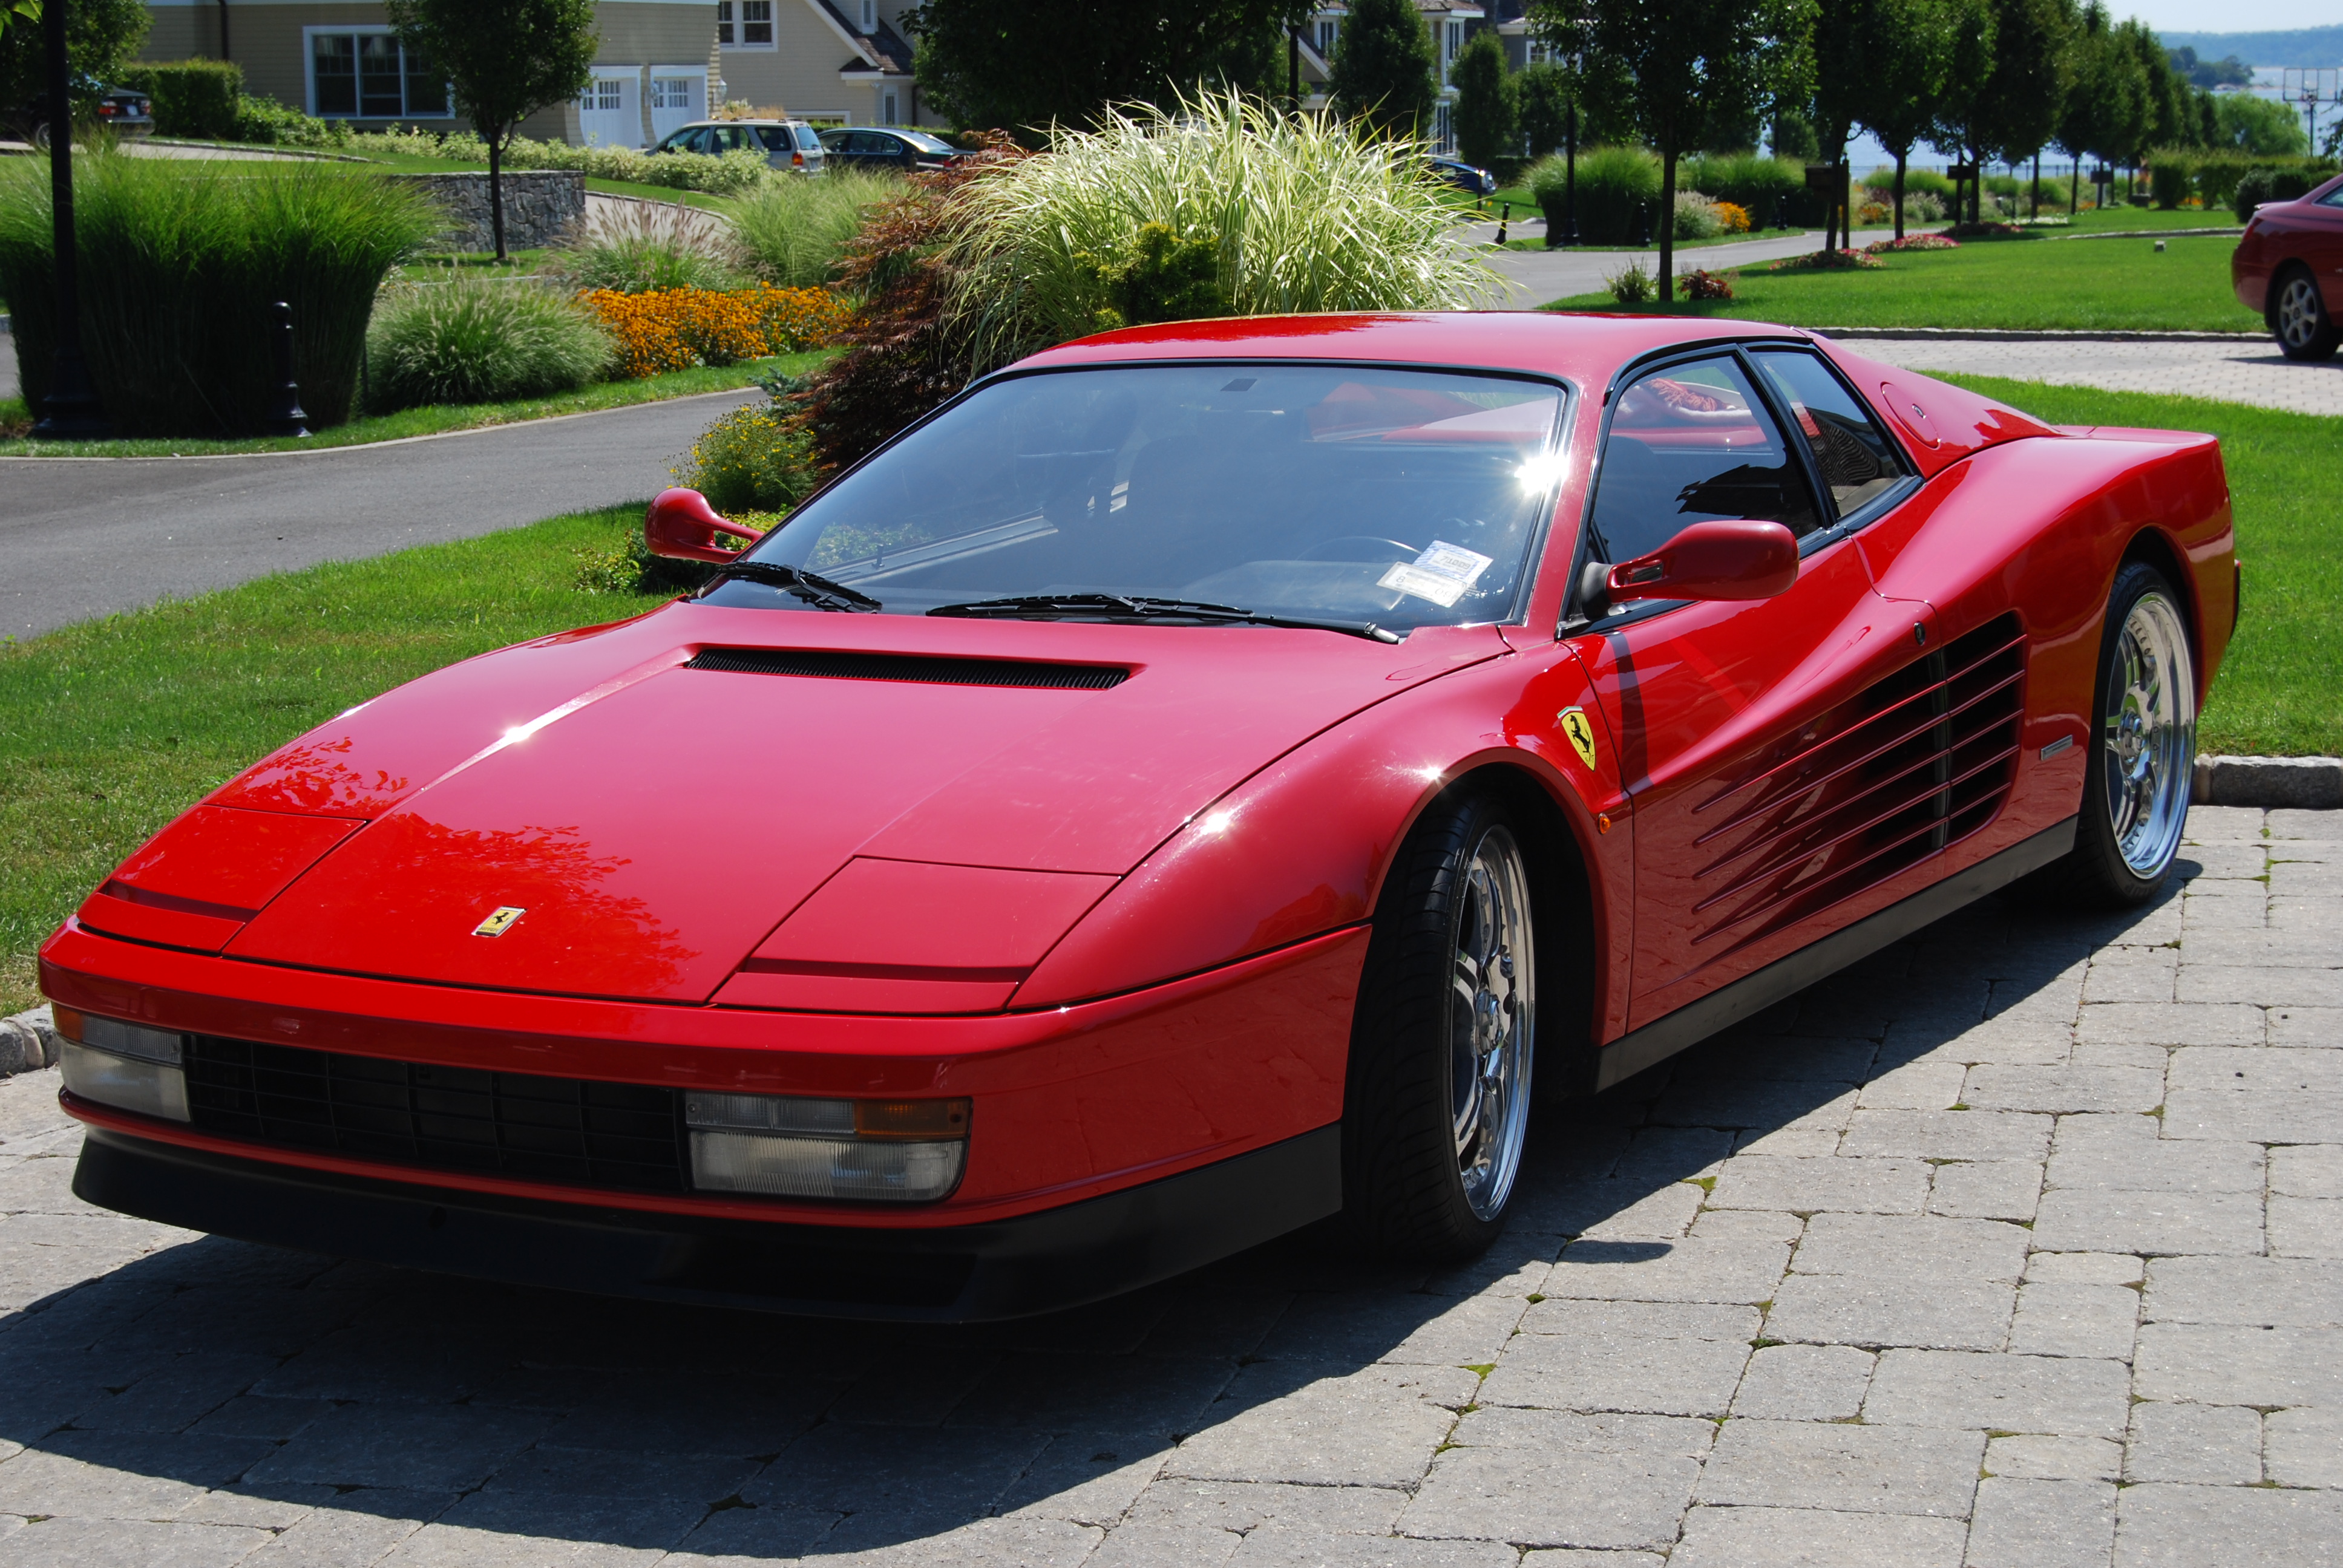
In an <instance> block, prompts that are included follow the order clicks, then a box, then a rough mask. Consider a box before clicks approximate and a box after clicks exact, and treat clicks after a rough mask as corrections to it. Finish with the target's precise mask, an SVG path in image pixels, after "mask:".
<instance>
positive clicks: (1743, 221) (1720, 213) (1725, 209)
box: [1716, 201, 1749, 234]
mask: <svg viewBox="0 0 2343 1568" xmlns="http://www.w3.org/2000/svg"><path fill="white" fill-rule="evenodd" d="M1716 222H1717V226H1719V227H1721V228H1723V229H1724V230H1725V233H1727V234H1747V233H1748V232H1749V209H1748V208H1747V207H1745V206H1742V205H1741V204H1740V203H1738V202H1729V201H1721V202H1718V203H1717V204H1716Z"/></svg>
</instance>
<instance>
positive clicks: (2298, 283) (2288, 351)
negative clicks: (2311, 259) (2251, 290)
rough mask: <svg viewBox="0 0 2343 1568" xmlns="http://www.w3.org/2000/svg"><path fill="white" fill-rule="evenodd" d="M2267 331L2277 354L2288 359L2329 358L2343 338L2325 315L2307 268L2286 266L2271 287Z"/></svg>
mask: <svg viewBox="0 0 2343 1568" xmlns="http://www.w3.org/2000/svg"><path fill="white" fill-rule="evenodd" d="M2270 330H2271V331H2272V332H2273V333H2275V334H2276V335H2277V337H2278V351H2279V352H2280V353H2282V354H2284V355H2285V356H2286V357H2288V359H2300V360H2306V361H2311V360H2320V359H2328V358H2332V357H2334V354H2335V347H2336V345H2337V343H2338V341H2343V334H2338V332H2337V331H2336V329H2335V323H2334V321H2333V320H2332V319H2330V318H2329V317H2328V314H2327V303H2326V301H2325V300H2323V299H2321V298H2320V297H2319V294H2318V279H2317V278H2315V277H2313V276H2310V271H2309V269H2308V267H2303V266H2289V267H2288V268H2287V269H2286V270H2285V271H2284V272H2281V273H2279V274H2278V277H2277V279H2276V280H2275V281H2273V282H2272V283H2271V285H2270Z"/></svg>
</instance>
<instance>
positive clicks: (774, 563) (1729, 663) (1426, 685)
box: [41, 315, 2237, 1319]
mask: <svg viewBox="0 0 2343 1568" xmlns="http://www.w3.org/2000/svg"><path fill="white" fill-rule="evenodd" d="M648 526H649V534H650V539H651V542H652V544H653V546H654V548H658V549H659V550H660V551H661V552H662V553H666V554H669V555H684V556H691V557H697V558H703V559H709V560H714V561H718V562H720V563H721V565H720V566H719V569H718V571H717V573H716V576H715V578H714V580H713V581H712V582H711V583H710V584H709V586H708V587H706V588H702V589H701V590H699V591H698V592H696V593H693V594H691V595H689V596H687V597H685V598H681V599H679V600H677V601H676V602H673V603H670V604H668V605H666V606H664V607H662V608H659V609H656V610H654V611H651V612H650V613H649V614H645V615H641V616H638V617H636V618H632V619H628V620H625V621H619V622H616V623H614V624H611V625H608V626H598V627H588V628H583V629H580V630H578V631H572V632H565V633H562V634H560V635H558V636H554V637H547V638H540V639H538V640H537V641H535V642H529V643H524V644H522V645H520V646H518V647H516V648H507V649H505V650H503V651H501V652H498V653H492V654H488V655H486V656H483V657H481V658H473V659H470V660H468V661H467V662H464V663H461V664H458V665H455V666H452V667H450V668H447V669H443V670H441V671H439V672H437V674H434V675H430V676H427V677H425V678H422V679H420V680H417V681H415V682H413V683H412V684H410V685H407V686H405V687H401V688H399V689H396V690H393V691H389V692H387V693H385V694H384V695H382V696H381V697H378V698H377V699H374V700H373V701H371V702H367V703H365V704H362V705H360V706H359V707H357V708H356V709H351V710H350V711H349V712H347V713H345V714H343V715H341V716H340V717H339V718H337V719H332V720H329V721H328V722H327V723H325V724H322V725H320V726H318V727H317V729H314V730H311V731H310V732H309V733H308V734H307V735H304V736H302V737H300V738H299V739H296V740H294V741H293V742H292V743H290V744H289V745H287V746H286V747H285V748H284V749H281V750H279V751H277V752H276V753H275V754H274V755H272V756H269V757H267V758H265V759H262V760H261V761H259V762H258V763H256V764H255V765H254V766H253V767H252V768H251V769H249V770H247V771H246V772H245V773H243V774H242V775H240V776H239V777H237V778H236V779H232V780H230V781H229V782H228V783H227V784H226V785H225V786H223V787H222V788H221V789H218V790H216V791H215V792H214V793H213V794H212V795H210V796H209V797H208V798H206V799H205V800H204V801H203V802H202V803H201V804H199V805H197V806H196V807H194V808H193V809H190V810H189V811H188V812H187V813H186V815H185V816H183V817H181V818H179V819H177V820H176V821H175V822H173V823H172V824H171V825H170V826H168V827H167V828H166V829H163V831H162V832H161V833H159V834H157V835H156V837H155V839H153V840H152V841H150V842H149V843H148V844H147V845H146V847H145V848H143V849H140V850H138V852H137V853H136V854H134V855H132V856H131V857H130V858H129V859H127V860H126V861H124V862H123V864H122V866H121V868H120V869H118V870H116V872H115V873H114V874H113V876H111V877H110V878H108V879H106V882H105V884H104V885H103V886H101V887H100V888H99V889H98V890H96V891H95V892H94V893H92V894H91V895H90V897H89V899H88V900H87V901H86V902H85V903H84V904H83V905H82V907H81V909H80V910H79V911H78V912H77V913H76V914H75V916H74V917H73V918H72V919H70V920H67V921H66V922H65V926H64V927H63V929H61V930H58V931H57V932H56V933H55V935H54V936H53V937H52V938H51V939H50V940H49V941H48V942H47V943H46V945H45V947H44V948H43V950H42V952H41V981H42V984H43V986H44V988H45V990H47V992H48V994H49V995H50V996H51V997H52V998H54V999H55V1002H56V1003H57V1006H58V1015H57V1016H58V1020H59V1028H60V1031H61V1032H62V1033H64V1034H65V1035H66V1036H67V1038H68V1040H70V1041H71V1043H69V1044H68V1045H67V1046H66V1047H65V1092H64V1102H65V1107H66V1108H67V1109H68V1110H69V1111H71V1112H72V1113H73V1114H74V1115H75V1116H76V1117H78V1118H79V1119H80V1120H81V1121H84V1122H85V1123H86V1124H87V1127H88V1138H87V1141H86V1142H85V1146H84V1150H83V1153H82V1156H81V1164H80V1168H79V1171H78V1173H77V1175H76V1177H75V1191H76V1192H78V1193H80V1194H81V1195H82V1196H83V1197H85V1198H86V1199H88V1200H89V1201H93V1202H96V1203H99V1204H103V1205H105V1206H107V1207H109V1208H113V1209H117V1210H120V1211H125V1212H127V1213H132V1214H138V1215H145V1216H147V1217H149V1218H152V1219H156V1220H159V1221H166V1222H168V1223H171V1224H176V1225H183V1226H188V1227H192V1228H195V1229H198V1230H206V1231H218V1232H222V1233H225V1234H228V1235H232V1236H241V1237H246V1238H250V1239H253V1240H256V1241H268V1242H277V1243H282V1244H285V1245H289V1246H296V1247H303V1248H308V1249H312V1250H316V1251H327V1252H334V1253H340V1254H345V1255H354V1256H358V1257H365V1258H372V1259H379V1260H384V1261H390V1262H395V1263H401V1264H409V1265H415V1266H418V1267H423V1268H429V1269H438V1270H446V1271H453V1272H458V1273H467V1274H473V1275H478V1276H484V1277H490V1278H496V1279H504V1280H518V1281H531V1282H545V1283H551V1284H557V1285H564V1286H570V1287H575V1288H579V1289H585V1290H592V1291H602V1292H626V1293H635V1294H641V1295H649V1296H656V1297H665V1298H670V1299H680V1300H690V1301H703V1302H729V1303H734V1304H740V1305H751V1306H763V1307H770V1308H777V1309H781V1310H786V1311H791V1312H840V1313H853V1314H867V1315H873V1316H889V1317H908V1318H922V1317H924V1318H937V1319H953V1318H957V1319H971V1318H987V1317H1002V1316H1010V1315H1014V1314H1018V1313H1022V1312H1035V1311H1040V1310H1042V1309H1044V1308H1050V1307H1056V1306H1062V1305H1065V1304H1068V1303H1071V1302H1079V1301H1083V1300H1087V1299H1091V1298H1095V1297H1100V1296H1103V1295H1108V1294H1111V1293H1113V1292H1119V1291H1122V1290H1126V1289H1129V1288H1131V1287H1133V1286H1136V1285H1140V1284H1142V1283H1145V1282H1149V1281H1151V1280H1155V1279H1159V1278H1162V1277H1164V1276H1166V1275H1169V1274H1172V1273H1174V1272H1177V1271H1182V1270H1185V1269H1189V1268H1192V1267H1194V1266H1196V1265H1198V1264H1201V1263H1203V1262H1206V1261H1210V1260H1212V1259H1213V1258H1216V1257H1220V1256H1222V1255H1224V1254H1226V1253H1229V1252H1231V1251H1235V1250H1237V1249H1239V1248H1242V1247H1247V1246H1251V1245H1252V1244H1254V1243H1257V1242H1259V1241H1264V1240H1267V1239H1269V1238H1271V1237H1273V1236H1276V1235H1278V1234H1280V1233H1281V1232H1283V1231H1290V1230H1292V1229H1294V1228H1296V1227H1298V1226H1302V1225H1304V1224H1307V1223H1310V1222H1312V1221H1318V1220H1321V1219H1323V1218H1325V1217H1327V1216H1330V1215H1334V1214H1336V1213H1338V1212H1339V1213H1342V1214H1343V1215H1345V1216H1346V1218H1347V1221H1348V1222H1349V1223H1350V1224H1351V1225H1353V1227H1354V1229H1355V1230H1356V1231H1357V1232H1359V1233H1360V1234H1362V1235H1363V1236H1364V1237H1365V1238H1367V1239H1369V1240H1371V1241H1373V1242H1375V1243H1377V1244H1379V1245H1380V1246H1382V1247H1383V1249H1385V1250H1387V1251H1391V1252H1394V1253H1401V1254H1406V1255H1412V1256H1416V1257H1454V1256H1458V1255H1460V1254H1464V1253H1469V1252H1470V1251H1473V1250H1474V1249H1476V1248H1478V1247H1481V1246H1483V1245H1485V1244H1486V1243H1487V1242H1488V1241H1490V1240H1491V1239H1492V1238H1493V1236H1494V1235H1495V1234H1496V1232H1497V1231H1498V1230H1499V1229H1500V1228H1501V1227H1502V1226H1503V1223H1504V1221H1505V1216H1506V1212H1507V1209H1508V1205H1509V1200H1510V1198H1511V1195H1512V1192H1513V1182H1514V1178H1515V1175H1516V1173H1517V1171H1518V1170H1519V1167H1520V1162H1521V1155H1522V1140H1523V1128H1524V1126H1525V1125H1526V1121H1527V1118H1528V1116H1529V1114H1530V1104H1531V1095H1532V1086H1533V1082H1534V1083H1535V1085H1536V1087H1537V1089H1538V1091H1540V1093H1541V1095H1542V1096H1565V1097H1566V1096H1569V1095H1574V1094H1581V1093H1586V1092H1590V1091H1595V1090H1597V1089H1600V1088H1602V1087H1604V1086H1606V1085H1609V1084H1613V1083H1615V1082H1617V1081H1620V1080H1621V1079H1623V1078H1625V1077H1627V1076H1628V1075H1630V1074H1632V1073H1634V1072H1636V1071H1637V1070H1641V1069H1642V1068H1644V1067H1646V1066H1648V1065H1650V1064H1651V1063H1653V1062H1655V1061H1658V1060H1661V1059H1662V1058H1664V1057H1666V1056H1667V1055H1669V1054H1670V1053H1671V1052H1674V1051H1676V1050H1681V1049H1682V1048H1684V1046H1686V1045H1689V1044H1691V1043H1692V1042H1694V1041H1695V1040H1699V1039H1701V1038H1703V1037H1704V1036H1705V1035H1708V1034H1710V1033H1713V1032H1715V1030H1719V1029H1721V1028H1723V1027H1725V1025H1726V1024H1728V1023H1730V1022H1732V1021H1733V1020H1735V1019H1739V1018H1743V1017H1745V1016H1747V1015H1748V1014H1749V1013H1751V1012H1752V1011H1754V1010H1757V1009H1759V1008H1762V1007H1765V1006H1766V1005H1768V1004H1769V1003H1772V1002H1774V1001H1776V1000H1780V999H1782V998H1784V997H1786V996H1788V995H1790V994H1792V993H1793V992H1795V991H1796V990H1798V989H1799V988H1801V987H1803V986H1805V985H1806V984H1808V983H1809V982H1811V981H1813V980H1815V979H1816V978H1818V977H1820V976H1823V975H1825V974H1828V973H1830V972H1831V971H1832V970H1835V969H1838V968H1840V967H1841V966H1843V965H1845V964H1847V963H1850V962H1852V961H1854V960H1856V959H1858V958H1860V957H1862V956H1863V955H1864V954H1865V953H1868V952H1870V951H1872V950H1875V949H1877V948H1879V947H1881V946H1882V945H1884V944H1885V943H1888V942H1891V941H1894V940H1897V939H1898V938H1900V937H1902V936H1904V935H1906V933H1908V932H1910V931H1912V930H1916V929H1917V928H1919V927H1921V926H1923V925H1925V924H1926V923H1927V922H1929V921H1931V920H1936V919H1937V918H1938V917H1940V916H1942V915H1944V914H1945V913H1946V912H1947V911H1949V910H1954V909H1956V908H1958V907H1960V906H1961V905H1963V904H1965V903H1966V902H1968V901H1970V900H1974V899H1976V898H1979V897H1981V896H1983V895H1985V894H1986V893H1989V892H1992V891H1994V890H1996V889H2001V888H2004V887H2006V886H2008V885H2010V884H2012V883H2015V882H2016V881H2018V880H2019V879H2022V878H2033V879H2036V882H2037V883H2043V884H2048V885H2049V888H2048V890H2051V891H2057V890H2064V892H2065V893H2066V894H2072V895H2076V896H2080V897H2083V898H2085V899H2087V900H2097V901H2100V902H2112V903H2117V904H2125V903H2137V902H2139V901H2141V900H2147V899H2149V898H2152V897H2154V896H2155V895H2156V894H2157V891H2158V890H2159V888H2160V887H2161V886H2162V885H2163V883H2164V880H2165V879H2166V877H2167V872H2168V870H2169V868H2170V866H2171V863H2172V859H2173V855H2174V851H2175V849H2176V847H2177V843H2178V841H2179V837H2180V831H2181V826H2182V817H2183V814H2184V813H2185V811H2186V810H2187V804H2188V792H2189V779H2190V767H2191V759H2192V751H2193V745H2194V721H2195V718H2196V715H2197V705H2198V703H2199V701H2200V700H2201V699H2202V697H2203V695H2204V692H2205V690H2206V689H2207V686H2208V685H2209V683H2210V682H2211V680H2212V678H2213V673H2214V670H2215V669H2216V668H2217V666H2218V664H2219V662H2220V658H2221V654H2222V650H2223V648H2224V646H2225V645H2226V644H2227V640H2228V638H2229V634H2230V631H2231V628H2232V626H2233V623H2234V621H2235V618H2236V616H2237V580H2236V577H2235V574H2234V570H2233V562H2232V558H2231V530H2230V522H2229V505H2228V498H2227V486H2226V483H2225V480H2224V477H2223V474H2222V467H2221V457H2220V453H2219V450H2218V447H2217V445H2216V443H2215V442H2214V441H2213V440H2212V439H2211V438H2210V437H2205V436H2196V435H2187V434H2180V433H2176V432H2171V431H2155V430H2122V429H2085V428H2077V429H2056V428H2051V427H2046V426H2044V425H2041V424H2038V423H2036V421H2035V420H2033V419H2031V418H2028V417H2026V416H2025V415H2023V414H2020V413H2017V412H2016V411H2014V410H2012V409H2009V408H2006V407H2001V406H1999V405H1996V404H1995V403H1993V402H1990V401H1988V400H1987V399H1985V398H1983V397H1977V396H1976V395H1974V394H1971V393H1968V392H1965V391H1961V390H1959V389H1957V388H1955V387H1949V386H1946V385H1943V384H1941V383H1938V382H1935V381H1931V380H1929V379H1927V378H1926V377H1919V376H1915V375H1913V374H1911V373H1910V372H1908V371H1903V370H1896V369H1890V368H1888V367H1884V366H1880V365H1877V364H1875V363H1872V362H1870V361H1867V360H1865V359H1863V358H1860V357H1856V356H1855V355H1852V354H1848V353H1846V352H1845V351H1843V350H1841V349H1840V348H1838V347H1835V346H1834V345H1832V344H1830V343H1828V342H1825V341H1822V340H1819V339H1817V338H1815V337H1813V336H1811V335H1808V334H1805V333H1802V332H1797V331H1793V330H1788V329H1785V328H1780V327H1765V326H1756V325H1749V324H1745V323H1738V322H1718V321H1679V320H1673V319H1658V318H1638V317H1583V316H1581V317H1574V316H1551V315H1470V316H1422V317H1297V318H1291V319H1255V320H1232V321H1212V322H1197V323H1191V324H1186V325H1180V326H1169V327H1145V328H1139V329H1134V330H1131V331H1126V332H1119V333H1114V334H1111V335H1108V336H1104V337H1094V338H1090V339H1086V340H1084V341H1081V342H1078V343H1073V344H1070V345H1067V346H1065V347H1060V348H1057V349H1053V350H1051V351H1050V352H1048V353H1045V354H1042V355H1040V356H1038V357H1034V358H1031V359H1029V360H1026V361H1025V362H1023V363H1022V364H1020V365H1017V366H1015V367H1011V368H1010V369H1008V370H1006V371H1003V372H1001V374H999V375H996V376H993V377H989V378H987V379H985V380H983V381H981V382H980V383H978V384H977V385H976V386H974V387H971V388H970V389H969V390H968V391H967V392H965V393H964V394H962V395H961V396H960V397H958V398H957V399H955V400H954V401H953V402H951V403H950V404H948V405H947V406H945V407H943V408H941V409H940V410H939V411H938V412H936V413H935V414H933V415H932V416H930V417H928V418H927V419H925V420H924V421H922V422H921V423H920V424H918V425H916V426H914V427H911V428H910V429H909V430H907V431H905V432H904V433H902V434H901V435H900V436H899V437H896V438H895V439H894V440H893V442H891V443H890V445H889V446H887V447H884V448H882V449H881V450H880V451H879V452H878V453H876V454H875V455H873V456H872V457H869V458H868V459H866V460H864V461H863V462H862V463H860V464H859V465H857V466H855V467H852V468H850V470H848V471H846V472H845V473H843V474H842V475H840V477H837V478H836V479H834V480H833V481H832V482H831V483H830V484H829V485H828V486H827V487H825V488H824V489H822V490H821V491H820V492H819V493H818V494H816V495H815V496H814V497H813V498H810V499H809V500H808V501H807V502H806V503H805V504H804V505H802V506H801V507H799V508H798V510H797V511H796V512H795V513H794V514H793V515H792V516H791V517H790V518H789V520H788V522H787V523H786V524H785V525H784V526H782V527H781V528H779V529H778V530H777V531H775V532H774V533H772V534H770V535H768V536H764V537H761V538H756V537H755V536H753V535H752V534H751V533H750V531H749V530H747V529H744V528H739V527H736V526H734V525H731V524H729V523H728V522H726V521H725V520H723V519H721V518H717V517H716V516H715V515H714V514H713V513H711V512H709V510H708V508H707V507H706V504H705V503H704V501H702V500H701V499H700V498H699V497H698V496H697V495H696V494H694V493H692V492H689V491H669V493H668V494H667V495H665V496H663V497H662V498H660V500H659V502H657V503H655V505H654V506H653V508H652V511H651V515H650V518H649V525H648ZM728 538H754V543H753V544H751V545H750V546H749V548H747V549H746V551H745V552H744V553H737V554H736V553H735V551H734V550H733V549H731V548H729V547H728V544H727V539H728Z"/></svg>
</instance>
